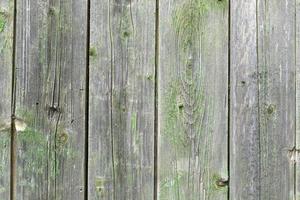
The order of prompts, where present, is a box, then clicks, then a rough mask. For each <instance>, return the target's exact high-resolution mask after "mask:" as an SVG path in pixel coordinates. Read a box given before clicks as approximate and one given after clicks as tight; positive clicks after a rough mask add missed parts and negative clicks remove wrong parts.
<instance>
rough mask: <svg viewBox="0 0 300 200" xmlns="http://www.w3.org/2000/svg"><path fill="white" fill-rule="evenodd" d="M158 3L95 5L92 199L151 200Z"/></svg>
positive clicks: (127, 0)
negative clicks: (156, 8) (156, 14)
mask: <svg viewBox="0 0 300 200" xmlns="http://www.w3.org/2000/svg"><path fill="white" fill-rule="evenodd" d="M154 45H155V1H152V0H139V1H138V0H109V1H106V2H102V1H96V0H92V1H91V39H90V63H91V64H90V79H89V81H90V86H89V87H90V92H89V93H90V95H89V181H88V183H89V184H88V185H89V198H90V199H136V200H142V199H149V200H150V199H153V185H154V183H153V180H154V178H153V170H154V163H153V162H154V157H153V156H154V151H153V147H154V145H153V139H154V80H155V77H154V69H155V65H154V61H155V57H154V56H155V48H154Z"/></svg>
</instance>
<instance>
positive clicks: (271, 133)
mask: <svg viewBox="0 0 300 200" xmlns="http://www.w3.org/2000/svg"><path fill="white" fill-rule="evenodd" d="M231 13H232V15H231V19H232V20H231V45H230V49H231V91H232V92H231V96H230V97H231V110H232V111H231V115H230V117H231V128H230V129H231V154H230V155H231V159H230V161H231V162H230V166H231V168H230V172H231V174H230V176H231V184H230V188H231V191H230V197H231V199H278V200H280V199H294V198H295V197H294V194H295V191H294V187H295V185H294V184H295V182H294V181H295V180H294V176H295V171H294V162H293V157H294V152H292V151H291V150H293V151H295V150H294V149H293V148H294V146H295V118H296V112H295V109H296V108H295V105H296V104H295V98H296V96H295V94H296V93H295V59H296V58H295V2H293V1H287V0H280V1H264V0H261V1H260V0H259V1H257V2H255V1H243V2H242V1H233V2H232V7H231Z"/></svg>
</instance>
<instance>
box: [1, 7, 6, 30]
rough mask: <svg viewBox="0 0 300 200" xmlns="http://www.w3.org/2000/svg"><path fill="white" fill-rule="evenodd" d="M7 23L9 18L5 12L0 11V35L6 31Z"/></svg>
mask: <svg viewBox="0 0 300 200" xmlns="http://www.w3.org/2000/svg"><path fill="white" fill-rule="evenodd" d="M6 23H7V17H6V15H5V13H4V12H3V11H0V33H1V32H3V31H4V29H5V25H6Z"/></svg>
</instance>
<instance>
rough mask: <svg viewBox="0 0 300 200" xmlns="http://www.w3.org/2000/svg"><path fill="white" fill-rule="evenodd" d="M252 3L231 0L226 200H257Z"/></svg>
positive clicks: (254, 18) (255, 87) (256, 78)
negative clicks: (227, 192)
mask: <svg viewBox="0 0 300 200" xmlns="http://www.w3.org/2000/svg"><path fill="white" fill-rule="evenodd" d="M256 7H257V5H256V1H253V0H244V1H231V8H230V9H231V12H230V13H231V16H230V18H231V24H230V32H231V33H230V73H231V74H230V186H229V188H230V199H232V200H239V199H243V200H244V199H245V200H246V199H249V200H250V199H253V200H256V199H260V187H259V183H260V180H259V178H260V148H259V147H260V146H259V144H260V143H259V142H260V138H259V115H258V114H259V109H258V104H259V103H258V73H257V43H256V41H257V37H256V31H257V29H256V28H257V23H256Z"/></svg>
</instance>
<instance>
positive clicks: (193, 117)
mask: <svg viewBox="0 0 300 200" xmlns="http://www.w3.org/2000/svg"><path fill="white" fill-rule="evenodd" d="M159 7H160V17H159V26H160V29H159V30H160V31H159V36H160V37H159V40H160V46H159V48H160V49H159V52H160V54H159V79H158V87H159V99H158V103H159V109H158V110H159V114H158V116H159V118H158V123H159V124H158V127H159V146H158V147H159V150H158V161H159V162H158V171H159V176H158V181H159V188H158V190H159V191H158V199H161V200H167V199H168V200H169V199H174V200H175V199H176V200H179V199H227V192H228V191H227V190H228V188H227V187H226V182H227V180H228V166H227V163H228V152H227V149H228V143H227V141H228V135H227V132H228V127H227V124H228V121H227V117H228V86H227V84H228V34H227V33H228V28H229V27H228V1H204V0H185V1H179V0H161V1H160V5H159Z"/></svg>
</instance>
